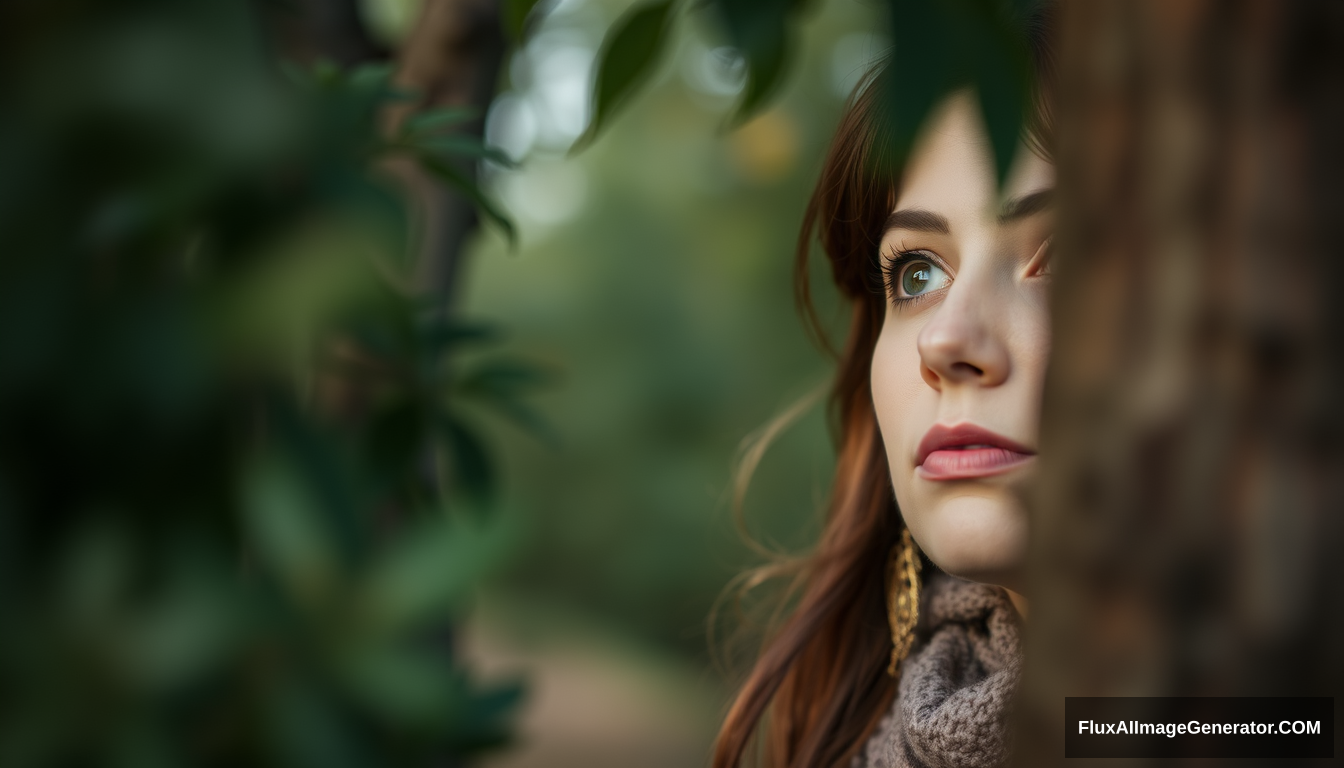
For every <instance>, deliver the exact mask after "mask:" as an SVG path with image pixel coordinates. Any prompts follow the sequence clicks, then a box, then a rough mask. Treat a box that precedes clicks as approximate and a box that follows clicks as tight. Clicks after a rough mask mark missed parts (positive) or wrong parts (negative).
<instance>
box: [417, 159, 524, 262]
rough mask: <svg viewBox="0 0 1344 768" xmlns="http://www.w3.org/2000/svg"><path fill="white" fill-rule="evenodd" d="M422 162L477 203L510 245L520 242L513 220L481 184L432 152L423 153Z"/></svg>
mask: <svg viewBox="0 0 1344 768" xmlns="http://www.w3.org/2000/svg"><path fill="white" fill-rule="evenodd" d="M420 164H421V165H422V166H423V167H424V168H425V169H426V170H428V171H429V172H430V173H432V174H434V176H436V177H438V178H439V180H441V181H443V182H446V183H447V184H449V185H450V186H452V187H455V188H456V189H457V190H458V191H460V192H462V193H463V194H465V195H466V196H467V199H469V200H471V201H472V202H473V203H475V204H476V207H477V208H478V209H479V210H480V211H481V213H483V214H484V215H485V217H486V218H487V219H489V220H490V221H492V222H494V223H495V225H496V226H498V227H499V228H500V229H502V230H503V231H504V236H505V237H506V238H508V241H509V245H510V246H514V245H517V243H518V233H517V231H516V230H515V229H514V226H513V222H512V221H510V220H509V218H508V217H507V216H505V215H504V213H503V212H502V211H501V210H500V209H499V208H498V207H497V206H496V205H495V204H494V202H492V201H491V200H490V198H488V197H486V196H485V193H483V192H482V191H481V188H480V186H478V185H477V184H476V182H475V181H472V180H471V179H470V178H468V177H467V176H466V175H465V174H463V173H462V172H460V171H458V170H457V169H456V168H453V167H452V166H451V165H449V164H448V163H445V162H444V161H443V160H441V159H439V158H437V157H435V156H434V155H432V154H421V155H420Z"/></svg>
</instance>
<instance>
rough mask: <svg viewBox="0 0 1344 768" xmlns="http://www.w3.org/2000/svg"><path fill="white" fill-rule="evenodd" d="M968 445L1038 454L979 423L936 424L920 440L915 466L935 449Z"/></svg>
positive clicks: (1032, 454)
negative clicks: (989, 446)
mask: <svg viewBox="0 0 1344 768" xmlns="http://www.w3.org/2000/svg"><path fill="white" fill-rule="evenodd" d="M966 445H991V446H994V447H995V448H1003V449H1005V450H1009V451H1013V452H1014V453H1022V454H1026V455H1028V456H1034V455H1035V454H1036V451H1034V450H1032V449H1031V448H1028V447H1027V446H1025V445H1023V444H1021V443H1019V442H1017V441H1016V440H1010V439H1008V438H1006V437H1004V436H1003V435H1000V434H998V433H997V432H990V431H989V430H988V429H985V428H984V427H981V426H979V425H977V424H971V423H970V422H962V423H960V424H952V425H947V424H934V425H933V426H932V427H930V428H929V431H928V432H926V433H925V434H924V439H923V440H920V441H919V448H918V450H917V451H916V453H915V466H919V465H921V464H923V463H924V460H925V459H927V458H928V457H929V454H930V453H933V452H934V451H941V450H944V449H946V448H960V447H962V446H966Z"/></svg>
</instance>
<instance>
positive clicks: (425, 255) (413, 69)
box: [391, 0, 506, 304]
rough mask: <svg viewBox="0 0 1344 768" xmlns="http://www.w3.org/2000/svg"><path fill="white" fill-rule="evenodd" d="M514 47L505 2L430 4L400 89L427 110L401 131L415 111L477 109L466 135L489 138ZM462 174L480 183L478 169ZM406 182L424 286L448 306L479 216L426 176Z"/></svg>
mask: <svg viewBox="0 0 1344 768" xmlns="http://www.w3.org/2000/svg"><path fill="white" fill-rule="evenodd" d="M505 49H506V41H505V39H504V34H503V29H502V27H501V24H500V11H499V3H498V2H497V0H425V2H424V4H423V6H422V8H421V13H420V19H419V21H418V23H417V24H416V25H415V29H414V30H413V32H412V33H411V37H410V39H409V40H407V42H406V45H405V48H404V49H403V51H402V54H401V58H400V61H399V62H398V67H397V76H396V81H397V84H398V85H400V86H402V87H404V88H406V89H408V90H411V91H414V92H416V93H419V94H421V99H420V101H419V103H417V104H415V105H407V106H405V107H402V108H400V109H398V110H394V112H393V114H392V116H391V122H392V124H393V125H396V124H397V123H399V122H400V120H402V119H403V118H404V117H405V116H406V114H408V113H409V111H410V110H412V109H418V108H423V107H450V106H451V107H475V108H476V109H477V110H478V111H479V113H480V116H479V117H477V118H476V119H474V120H472V121H470V122H469V123H467V124H466V125H465V126H464V127H463V130H464V131H465V132H466V133H469V134H471V135H474V136H476V137H478V138H479V137H482V136H483V135H484V133H485V110H486V109H487V108H488V107H489V106H490V102H491V100H493V99H494V97H495V92H496V89H497V87H498V84H499V77H500V68H501V66H502V64H503V60H504V53H505ZM459 170H461V171H462V172H463V174H465V175H466V176H467V177H468V178H470V179H473V180H475V179H477V172H476V171H477V169H476V163H475V162H469V161H464V162H462V163H461V164H460V166H459ZM402 176H403V178H405V179H406V180H407V183H408V184H409V185H410V186H411V188H412V189H413V190H414V193H415V196H416V198H417V200H418V201H419V203H418V208H419V209H420V213H421V215H420V227H419V229H420V240H421V243H420V262H419V275H418V278H419V284H420V285H421V286H422V287H424V288H425V289H426V290H428V291H430V292H432V293H434V294H436V295H438V296H439V297H441V298H442V300H443V301H444V303H445V304H447V303H448V302H449V301H450V299H451V296H452V291H453V287H454V285H455V283H456V281H457V275H458V272H459V271H460V262H461V256H462V249H463V247H464V245H465V244H466V240H467V238H468V237H469V236H470V235H471V233H472V231H473V230H474V229H475V228H476V226H477V225H478V223H479V221H478V217H477V214H476V208H475V206H474V205H472V203H471V202H470V201H469V200H466V199H465V198H463V197H462V196H461V195H459V194H457V193H456V192H455V191H451V190H445V189H443V187H442V186H441V185H439V184H437V183H432V182H431V181H430V180H429V179H427V178H426V177H425V174H424V173H423V172H421V171H419V170H418V169H406V170H404V172H403V173H402Z"/></svg>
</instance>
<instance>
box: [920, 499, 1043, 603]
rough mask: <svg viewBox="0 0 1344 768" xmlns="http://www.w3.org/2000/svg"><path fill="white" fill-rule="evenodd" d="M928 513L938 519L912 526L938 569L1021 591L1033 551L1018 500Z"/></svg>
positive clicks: (953, 505)
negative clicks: (1027, 559)
mask: <svg viewBox="0 0 1344 768" xmlns="http://www.w3.org/2000/svg"><path fill="white" fill-rule="evenodd" d="M925 509H927V511H928V512H931V513H932V514H927V513H922V514H912V515H907V517H906V520H907V522H908V524H909V525H910V533H911V534H912V535H913V536H914V538H915V541H916V542H918V543H919V546H920V549H922V550H923V551H924V554H926V555H928V556H929V559H930V560H932V561H933V562H934V564H935V565H937V566H938V567H939V568H941V569H942V570H944V571H946V572H948V573H950V574H952V575H953V576H956V577H958V578H962V579H966V580H968V581H976V582H980V583H982V584H994V585H997V586H1001V587H1007V588H1008V589H1015V588H1016V585H1017V583H1018V581H1019V580H1020V571H1021V568H1022V564H1023V562H1024V559H1025V555H1026V549H1027V520H1026V515H1025V513H1024V511H1023V510H1022V508H1021V506H1020V505H1019V504H1017V502H1016V500H1015V499H1011V498H1002V497H995V496H971V495H967V496H957V497H955V498H950V499H940V500H937V501H935V502H934V504H933V505H932V508H931V509H929V508H928V507H927V506H926V507H925ZM1017 591H1020V590H1017Z"/></svg>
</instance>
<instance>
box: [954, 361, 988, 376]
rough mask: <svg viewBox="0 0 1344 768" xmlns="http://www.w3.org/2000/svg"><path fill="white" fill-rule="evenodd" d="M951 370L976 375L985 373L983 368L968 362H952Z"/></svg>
mask: <svg viewBox="0 0 1344 768" xmlns="http://www.w3.org/2000/svg"><path fill="white" fill-rule="evenodd" d="M952 370H954V371H956V372H957V373H962V374H968V375H971V376H976V377H979V376H984V375H985V371H984V369H983V368H978V367H976V366H974V365H971V364H970V363H953V364H952Z"/></svg>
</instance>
